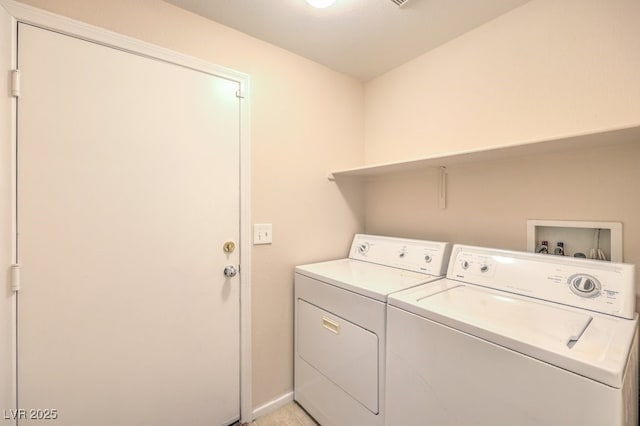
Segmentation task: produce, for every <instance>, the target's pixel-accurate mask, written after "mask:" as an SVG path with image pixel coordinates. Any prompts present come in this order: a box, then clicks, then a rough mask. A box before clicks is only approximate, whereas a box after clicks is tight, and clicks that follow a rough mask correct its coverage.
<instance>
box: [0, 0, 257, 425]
mask: <svg viewBox="0 0 640 426" xmlns="http://www.w3.org/2000/svg"><path fill="white" fill-rule="evenodd" d="M0 6H2V7H3V8H4V9H6V10H7V12H8V13H9V14H10V15H11V16H13V17H14V19H15V21H16V22H24V23H28V24H31V25H35V26H38V27H41V28H45V29H50V30H53V31H57V32H60V33H63V34H67V35H70V36H73V37H77V38H80V39H83V40H87V41H90V42H93V43H99V44H102V45H105V46H109V47H112V48H115V49H119V50H123V51H126V52H130V53H133V54H136V55H141V56H145V57H148V58H151V59H159V60H162V61H165V62H169V63H173V64H176V65H180V66H183V67H187V68H190V69H193V70H197V71H201V72H204V73H208V74H212V75H215V76H218V77H221V78H225V79H227V80H231V81H235V82H238V83H239V85H240V88H241V91H242V95H243V98H242V99H241V100H240V261H241V271H242V272H241V273H240V421H241V422H250V421H252V420H253V413H252V407H253V402H252V390H251V386H252V358H251V250H252V246H251V139H250V114H249V112H250V106H249V100H250V93H251V92H250V78H249V75H247V74H245V73H242V72H239V71H235V70H232V69H229V68H225V67H222V66H219V65H214V64H211V63H209V62H207V61H204V60H202V59H199V58H195V57H192V56H188V55H185V54H182V53H179V52H175V51H172V50H169V49H166V48H163V47H160V46H156V45H154V44H151V43H147V42H144V41H141V40H138V39H135V38H132V37H128V36H125V35H122V34H118V33H115V32H112V31H109V30H106V29H103V28H99V27H96V26H93V25H89V24H86V23H83V22H79V21H76V20H73V19H71V18H68V17H64V16H60V15H57V14H54V13H50V12H47V11H43V10H41V9H38V8H35V7H32V6H29V5H26V4H23V3H19V2H16V1H14V0H0ZM14 27H15V26H14ZM14 33H15V28H14ZM12 50H13V51H12V52H10V54H11V55H12V60H13V61H14V62H13V63H14V64H15V43H14V48H13V49H12ZM14 122H15V121H14ZM14 133H15V131H14Z"/></svg>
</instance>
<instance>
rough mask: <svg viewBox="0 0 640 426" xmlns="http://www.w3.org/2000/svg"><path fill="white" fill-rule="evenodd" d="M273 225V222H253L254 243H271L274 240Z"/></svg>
mask: <svg viewBox="0 0 640 426" xmlns="http://www.w3.org/2000/svg"><path fill="white" fill-rule="evenodd" d="M272 234H273V225H272V224H271V223H254V224H253V245H257V244H271V243H272V242H273V236H272Z"/></svg>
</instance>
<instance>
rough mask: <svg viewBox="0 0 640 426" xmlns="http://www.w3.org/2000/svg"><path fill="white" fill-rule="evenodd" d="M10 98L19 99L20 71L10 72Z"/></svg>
mask: <svg viewBox="0 0 640 426" xmlns="http://www.w3.org/2000/svg"><path fill="white" fill-rule="evenodd" d="M11 96H13V97H14V98H19V97H20V70H11Z"/></svg>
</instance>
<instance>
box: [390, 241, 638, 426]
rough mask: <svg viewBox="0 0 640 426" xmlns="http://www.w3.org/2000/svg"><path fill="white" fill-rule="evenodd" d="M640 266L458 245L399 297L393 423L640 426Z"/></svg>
mask: <svg viewBox="0 0 640 426" xmlns="http://www.w3.org/2000/svg"><path fill="white" fill-rule="evenodd" d="M634 270H635V268H634V266H633V265H625V264H620V263H618V264H616V263H609V262H602V261H592V260H584V259H574V258H567V257H560V256H552V255H540V254H532V253H521V252H511V251H504V250H493V249H484V248H478V247H470V246H461V245H456V246H454V248H453V252H452V254H451V259H450V261H449V269H448V272H447V279H444V280H440V281H437V282H435V283H431V284H426V285H422V286H419V287H415V288H412V289H409V290H407V291H403V292H399V293H396V294H394V295H392V296H391V297H390V298H389V306H388V319H387V321H388V329H387V424H388V425H403V426H410V425H427V424H428V425H438V426H447V425H474V426H483V425H484V426H513V425H518V426H523V425H544V426H552V425H558V426H569V425H576V426H577V425H580V426H596V425H597V426H614V425H627V426H631V425H633V426H636V425H637V424H638V347H637V331H636V330H637V322H638V316H637V314H636V313H635V292H634Z"/></svg>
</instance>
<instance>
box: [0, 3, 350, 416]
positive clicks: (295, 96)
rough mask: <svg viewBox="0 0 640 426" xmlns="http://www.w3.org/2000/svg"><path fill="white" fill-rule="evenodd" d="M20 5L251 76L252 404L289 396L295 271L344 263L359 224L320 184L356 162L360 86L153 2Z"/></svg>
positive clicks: (345, 196)
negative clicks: (254, 231)
mask: <svg viewBox="0 0 640 426" xmlns="http://www.w3.org/2000/svg"><path fill="white" fill-rule="evenodd" d="M24 3H28V4H31V5H34V6H37V7H41V8H43V9H47V10H50V11H53V12H55V13H58V14H61V15H66V16H69V17H71V18H74V19H77V20H80V21H84V22H87V23H90V24H93V25H97V26H100V27H104V28H107V29H109V30H112V31H116V32H118V33H121V34H125V35H129V36H133V37H136V38H138V39H141V40H144V41H148V42H151V43H154V44H157V45H160V46H163V47H167V48H170V49H173V50H175V51H179V52H182V53H186V54H189V55H192V56H195V57H199V58H202V59H204V60H207V61H209V62H212V63H215V64H218V65H222V66H225V67H228V68H232V69H235V70H238V71H242V72H245V73H247V74H249V75H250V76H251V85H252V88H251V94H250V97H251V115H252V116H251V133H252V134H251V140H252V156H253V161H252V185H253V196H252V203H253V205H252V217H253V219H252V221H253V222H254V223H265V222H267V223H273V244H272V245H269V246H255V248H254V252H253V265H252V273H253V285H252V299H253V306H252V314H253V372H254V375H253V403H254V406H260V405H261V404H264V403H266V402H268V401H270V400H272V399H274V398H277V397H279V396H281V395H283V394H285V393H287V392H290V391H291V390H292V388H293V361H292V359H293V266H294V265H296V264H300V263H306V262H311V261H316V260H320V259H326V258H332V257H342V256H344V254H345V253H346V252H347V250H348V245H349V243H350V239H351V237H352V235H353V233H354V232H357V231H358V230H359V227H360V225H361V223H362V210H361V207H362V199H361V196H360V194H358V193H353V190H352V189H349V188H347V189H344V188H343V190H344V193H343V192H341V190H340V189H339V188H337V187H336V186H335V185H334V184H332V183H330V182H328V181H327V179H326V175H327V172H328V171H329V170H333V169H335V168H342V167H347V166H351V165H353V164H356V163H359V162H360V161H361V159H362V156H363V128H362V116H363V111H362V108H363V86H362V84H361V83H360V82H358V81H356V80H353V79H351V78H348V77H345V76H343V75H341V74H338V73H336V72H334V71H331V70H329V69H327V68H325V67H323V66H320V65H318V64H315V63H313V62H311V61H308V60H306V59H304V58H301V57H299V56H296V55H293V54H291V53H289V52H286V51H284V50H282V49H279V48H276V47H274V46H272V45H269V44H267V43H264V42H261V41H258V40H256V39H254V38H251V37H248V36H246V35H243V34H241V33H239V32H237V31H234V30H231V29H229V28H227V27H224V26H221V25H218V24H216V23H214V22H211V21H208V20H206V19H203V18H200V17H198V16H196V15H193V14H191V13H188V12H186V11H183V10H181V9H178V8H176V7H174V6H172V5H169V4H167V3H164V2H162V1H158V0H138V1H129V0H91V1H87V0H25V1H24ZM2 170H4V169H2ZM311 241H313V244H310V242H311ZM0 347H2V345H0Z"/></svg>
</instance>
